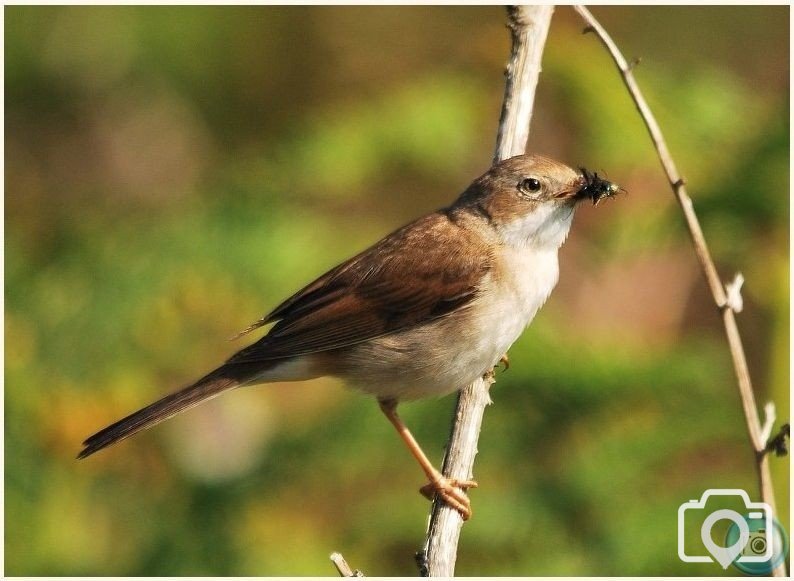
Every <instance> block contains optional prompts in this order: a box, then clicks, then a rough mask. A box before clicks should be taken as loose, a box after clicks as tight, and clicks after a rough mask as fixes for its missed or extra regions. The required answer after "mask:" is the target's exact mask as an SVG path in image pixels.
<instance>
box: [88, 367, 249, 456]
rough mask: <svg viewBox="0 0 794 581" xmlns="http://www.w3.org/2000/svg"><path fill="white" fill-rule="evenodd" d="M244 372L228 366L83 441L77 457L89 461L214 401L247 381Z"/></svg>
mask: <svg viewBox="0 0 794 581" xmlns="http://www.w3.org/2000/svg"><path fill="white" fill-rule="evenodd" d="M241 371H242V370H240V369H232V366H229V365H224V366H222V367H220V368H218V369H216V370H215V371H213V372H212V373H210V374H208V375H206V376H205V377H202V378H201V379H199V380H198V381H197V382H196V383H194V384H192V385H190V386H188V387H186V388H184V389H182V390H180V391H178V392H176V393H172V394H171V395H168V396H166V397H164V398H162V399H160V400H158V401H156V402H154V403H153V404H151V405H148V406H146V407H145V408H143V409H141V410H138V411H137V412H135V413H133V414H130V415H129V416H127V417H126V418H123V419H121V420H119V421H118V422H116V423H115V424H112V425H110V426H108V427H107V428H105V429H104V430H101V431H99V432H97V433H96V434H94V435H93V436H91V437H90V438H88V439H87V440H86V441H85V442H83V446H84V448H83V450H82V451H81V452H80V453H79V454H78V455H77V458H78V459H82V458H86V457H87V456H90V455H91V454H93V453H94V452H98V451H99V450H101V449H102V448H106V447H107V446H110V445H111V444H115V443H116V442H120V441H121V440H124V439H126V438H129V437H130V436H132V435H133V434H137V433H138V432H140V431H141V430H145V429H147V428H151V427H152V426H154V425H155V424H159V423H160V422H162V421H164V420H167V419H168V418H171V417H173V416H175V415H176V414H178V413H180V412H183V411H185V410H187V409H190V408H192V407H194V406H196V405H198V404H200V403H202V402H204V401H207V400H208V399H212V398H213V397H216V396H218V395H220V394H221V393H223V392H224V391H226V390H228V389H232V388H234V387H237V386H239V385H240V384H241V383H243V382H244V381H245V379H246V378H247V376H246V374H244V373H241Z"/></svg>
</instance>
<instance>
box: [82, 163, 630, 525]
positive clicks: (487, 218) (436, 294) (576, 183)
mask: <svg viewBox="0 0 794 581" xmlns="http://www.w3.org/2000/svg"><path fill="white" fill-rule="evenodd" d="M618 191H619V188H618V187H617V186H616V185H614V184H611V183H610V182H608V181H605V180H603V179H601V178H599V177H598V175H597V174H594V173H589V172H587V170H580V171H575V170H573V169H571V168H569V167H567V166H565V165H563V164H561V163H559V162H557V161H554V160H551V159H548V158H546V157H541V156H538V155H521V156H517V157H513V158H511V159H508V160H506V161H503V162H501V163H499V164H497V165H494V166H493V167H491V169H490V170H488V171H487V172H486V173H485V174H483V175H482V176H480V177H479V178H477V179H476V180H475V181H474V182H473V183H472V184H471V185H470V186H469V187H468V188H467V189H466V191H464V192H463V193H462V194H461V195H460V197H459V198H458V199H457V201H456V202H455V203H454V204H452V205H451V206H449V207H447V208H443V209H441V210H439V211H437V212H433V213H432V214H429V215H427V216H424V217H423V218H419V219H418V220H416V221H414V222H412V223H410V224H408V225H407V226H404V227H402V228H400V229H399V230H397V231H396V232H393V233H392V234H390V235H388V236H386V237H385V238H384V239H382V240H381V241H380V242H378V243H376V244H375V245H374V246H372V247H371V248H369V249H367V250H365V251H364V252H362V253H361V254H359V255H357V256H354V257H353V258H351V259H350V260H347V261H346V262H343V263H342V264H340V265H339V266H337V267H336V268H334V269H332V270H330V271H329V272H327V273H326V274H324V275H323V276H321V277H320V278H318V279H317V280H315V281H314V282H312V283H311V284H309V285H308V286H306V287H304V288H303V289H302V290H300V291H298V292H297V293H296V294H294V295H293V296H292V297H290V298H289V299H287V300H286V301H284V302H283V303H281V304H280V305H279V306H278V307H276V308H275V309H274V310H273V311H272V312H271V313H270V314H268V315H266V316H264V317H262V318H261V319H259V320H258V321H256V322H255V323H254V324H252V325H251V326H249V327H248V328H247V329H245V330H243V331H242V332H241V333H240V335H239V336H241V335H244V334H246V333H249V332H250V331H253V330H254V329H257V328H259V327H262V326H264V325H268V324H270V323H275V324H274V325H273V327H272V328H271V329H270V331H269V332H268V333H267V335H265V336H264V337H262V338H261V339H260V340H259V341H257V342H255V343H254V344H252V345H250V346H248V347H246V348H244V349H242V350H241V351H239V352H238V353H236V354H235V355H233V356H232V357H231V358H230V359H229V360H228V361H226V363H224V364H223V365H221V366H220V367H218V368H217V369H215V370H214V371H212V372H210V373H209V374H207V375H205V376H204V377H202V378H201V379H199V380H198V381H196V382H195V383H193V384H191V385H189V386H188V387H186V388H184V389H182V390H181V391H178V392H176V393H174V394H171V395H169V396H167V397H164V398H163V399H161V400H159V401H156V402H155V403H153V404H151V405H149V406H147V407H145V408H143V409H141V410H139V411H137V412H135V413H134V414H131V415H129V416H127V417H126V418H124V419H122V420H119V421H118V422H116V423H115V424H113V425H111V426H108V427H107V428H105V429H104V430H102V431H100V432H97V433H96V434H94V435H93V436H91V437H90V438H88V439H87V440H86V441H85V442H84V443H83V444H84V446H85V447H84V449H83V450H82V451H81V452H80V454H79V456H78V458H85V457H86V456H89V455H91V454H93V453H94V452H97V451H98V450H101V449H102V448H105V447H106V446H109V445H110V444H113V443H115V442H118V441H120V440H123V439H125V438H128V437H129V436H132V435H133V434H135V433H137V432H139V431H141V430H144V429H146V428H149V427H151V426H153V425H155V424H157V423H159V422H161V421H163V420H165V419H168V418H170V417H172V416H174V415H176V414H178V413H179V412H182V411H184V410H186V409H189V408H191V407H193V406H195V405H197V404H199V403H201V402H203V401H205V400H208V399H210V398H212V397H215V396H217V395H220V394H221V393H222V392H224V391H227V390H229V389H232V388H234V387H240V386H244V385H252V384H257V383H267V382H274V381H301V380H306V379H311V378H314V377H320V376H323V375H330V376H336V377H340V378H342V379H343V380H346V382H347V383H349V384H350V385H351V386H354V387H357V388H359V389H361V390H363V391H365V392H367V393H370V394H373V395H374V396H375V397H377V399H378V402H379V403H380V407H381V409H382V410H383V413H384V414H385V415H386V417H387V418H388V419H389V420H390V421H391V423H392V424H394V426H395V428H397V431H398V433H399V434H400V436H401V437H402V439H403V440H404V441H405V443H406V445H407V446H408V448H409V449H410V451H411V453H412V454H413V455H414V456H415V458H416V459H417V461H418V462H419V464H420V465H421V467H422V470H423V471H424V472H425V474H426V475H427V478H428V479H429V481H430V482H429V484H428V485H426V486H424V487H423V488H422V489H421V491H422V493H423V494H425V495H426V496H428V497H430V498H432V496H433V494H438V495H439V496H440V497H441V498H442V499H443V500H444V501H445V502H446V503H448V504H449V505H451V506H453V507H455V508H456V509H457V510H458V511H460V513H461V515H463V517H464V518H468V517H469V516H470V515H471V508H470V503H469V499H468V497H467V496H466V494H465V492H464V490H465V489H466V488H471V487H474V486H476V485H477V484H476V483H475V482H473V481H457V480H451V479H448V478H445V477H444V476H443V475H442V474H441V473H440V472H439V471H438V470H437V469H436V468H435V467H433V465H432V463H431V462H430V460H428V458H427V456H425V454H424V452H423V451H422V450H421V448H420V447H419V445H418V444H417V442H416V440H414V438H413V436H412V435H411V433H410V432H409V431H408V428H407V427H406V426H405V424H404V423H403V422H402V420H401V419H400V417H399V416H398V415H397V410H396V408H397V403H398V402H399V401H401V400H410V399H417V398H421V397H427V396H431V395H432V396H439V395H444V394H447V393H451V392H454V391H457V390H459V389H461V388H462V387H465V386H466V385H468V384H469V383H471V382H472V381H474V380H475V379H477V378H478V377H481V376H482V375H484V374H485V373H486V372H488V371H490V370H491V369H493V367H494V366H495V365H496V364H497V363H498V362H499V360H500V359H501V358H503V357H504V356H505V354H506V352H507V350H508V348H509V347H510V346H511V345H512V344H513V342H514V341H515V340H516V339H517V338H518V337H519V335H520V334H521V332H522V331H523V330H524V329H525V328H526V327H527V325H529V323H530V322H531V321H532V318H533V317H534V316H535V313H536V312H537V311H538V309H539V308H540V307H541V306H542V305H543V303H544V302H545V301H546V299H547V298H548V296H549V294H550V293H551V291H552V289H553V288H554V285H555V284H556V283H557V277H558V266H557V250H558V249H559V248H560V246H561V245H562V243H563V242H564V241H565V238H566V237H567V235H568V231H569V229H570V227H571V221H572V219H573V214H574V210H575V208H576V205H577V203H578V202H579V201H581V200H584V199H589V200H592V201H593V203H597V202H598V201H599V200H600V199H602V198H604V197H611V196H613V195H614V194H615V193H617V192H618Z"/></svg>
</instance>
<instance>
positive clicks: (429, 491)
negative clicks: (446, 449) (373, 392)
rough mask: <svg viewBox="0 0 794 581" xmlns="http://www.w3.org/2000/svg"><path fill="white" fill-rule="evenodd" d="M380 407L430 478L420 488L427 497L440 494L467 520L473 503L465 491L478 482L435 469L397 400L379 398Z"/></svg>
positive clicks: (474, 486) (431, 497) (430, 497)
mask: <svg viewBox="0 0 794 581" xmlns="http://www.w3.org/2000/svg"><path fill="white" fill-rule="evenodd" d="M378 403H379V404H380V409H381V411H383V413H384V415H385V416H386V417H387V418H389V421H390V422H391V423H392V425H393V426H394V427H395V428H396V429H397V433H398V434H400V437H401V438H402V439H403V442H405V445H406V446H408V450H409V451H410V452H411V454H413V457H414V458H416V461H417V462H419V466H421V468H422V470H423V471H424V473H425V474H426V475H427V478H428V479H429V480H430V482H429V483H428V484H426V485H425V486H423V487H422V488H420V489H419V492H421V493H422V494H423V495H424V496H425V497H427V498H428V499H430V500H432V499H433V496H434V495H435V494H438V495H439V496H440V497H441V499H442V500H443V501H444V502H446V503H447V504H448V505H449V506H451V507H452V508H454V509H455V510H457V511H458V512H459V513H460V516H461V517H463V520H467V519H468V518H469V517H471V503H470V502H469V497H468V496H466V493H465V492H463V490H464V489H466V488H476V487H477V483H476V482H475V481H474V480H458V479H456V478H447V477H446V476H444V475H443V474H441V472H439V471H438V470H436V469H435V467H434V466H433V464H432V463H431V462H430V460H428V458H427V456H426V455H425V453H424V452H423V451H422V448H421V447H420V446H419V443H418V442H417V441H416V440H415V439H414V436H413V434H411V432H410V431H409V430H408V427H407V426H406V425H405V424H404V423H403V421H402V419H400V416H399V415H397V402H396V401H395V400H393V399H384V400H378Z"/></svg>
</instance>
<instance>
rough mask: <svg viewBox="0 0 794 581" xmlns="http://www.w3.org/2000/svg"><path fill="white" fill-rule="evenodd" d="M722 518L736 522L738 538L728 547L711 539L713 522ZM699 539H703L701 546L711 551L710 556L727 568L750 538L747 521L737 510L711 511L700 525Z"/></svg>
mask: <svg viewBox="0 0 794 581" xmlns="http://www.w3.org/2000/svg"><path fill="white" fill-rule="evenodd" d="M723 519H727V520H729V521H733V522H735V523H736V526H737V527H739V540H737V541H736V542H735V543H734V544H732V545H731V546H730V547H720V546H719V545H718V544H717V543H715V542H714V541H712V540H711V528H712V527H713V526H714V523H716V522H717V521H718V520H723ZM700 539H701V540H702V541H703V546H705V547H706V548H707V549H708V551H709V553H711V556H712V557H714V559H715V560H716V561H717V562H718V563H719V564H720V565H722V568H723V569H727V568H728V566H730V564H731V563H733V561H734V559H736V557H738V556H739V555H740V554H741V552H742V549H744V546H745V545H746V544H747V541H749V540H750V527H749V526H748V524H747V521H745V520H744V519H743V518H742V515H740V514H739V513H738V512H736V511H735V510H729V509H727V508H723V509H722V510H716V511H714V512H712V513H711V514H710V515H708V516H707V517H706V520H704V521H703V526H702V527H700Z"/></svg>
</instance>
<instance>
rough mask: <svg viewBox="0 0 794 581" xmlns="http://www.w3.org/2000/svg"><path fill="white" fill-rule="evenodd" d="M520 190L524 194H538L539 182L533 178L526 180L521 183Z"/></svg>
mask: <svg viewBox="0 0 794 581" xmlns="http://www.w3.org/2000/svg"><path fill="white" fill-rule="evenodd" d="M520 188H521V189H522V190H523V191H525V192H539V191H540V181H539V180H537V179H535V178H527V179H525V180H523V181H522V182H521V184H520Z"/></svg>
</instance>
